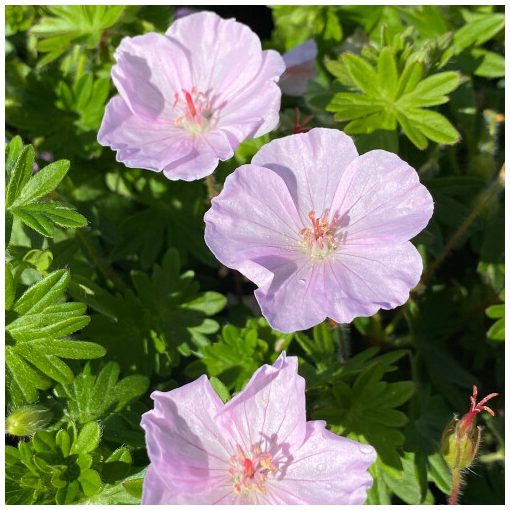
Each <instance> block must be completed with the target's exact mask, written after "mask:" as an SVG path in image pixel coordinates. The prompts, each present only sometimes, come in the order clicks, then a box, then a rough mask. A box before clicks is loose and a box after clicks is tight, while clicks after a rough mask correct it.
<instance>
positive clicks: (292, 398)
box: [217, 353, 306, 451]
mask: <svg viewBox="0 0 510 510" xmlns="http://www.w3.org/2000/svg"><path fill="white" fill-rule="evenodd" d="M217 416H218V418H219V419H220V420H221V421H222V422H223V423H224V425H225V426H226V427H229V429H230V430H231V431H232V433H233V434H237V437H238V441H240V446H241V447H242V448H244V449H245V451H249V449H250V446H251V445H252V444H255V443H257V442H258V441H259V440H260V439H261V438H264V439H265V440H266V441H267V442H268V444H273V443H274V444H276V443H277V444H278V445H282V444H283V445H285V444H287V445H291V444H301V442H302V441H303V439H304V437H305V428H306V414H305V380H304V379H303V378H302V377H301V376H299V375H298V373H297V358H296V357H294V356H290V357H286V355H285V353H282V354H281V355H280V357H279V358H278V359H277V360H276V361H275V362H274V364H273V365H272V366H271V365H263V366H262V367H260V368H259V369H258V370H257V371H256V372H255V373H254V374H253V376H252V378H251V379H250V381H249V382H248V384H247V385H246V387H245V389H244V390H243V391H242V392H240V393H238V394H237V395H236V396H235V397H234V398H233V399H232V400H230V401H229V402H228V403H227V404H225V406H224V407H223V409H222V410H221V411H220V412H219V413H218V415H217ZM262 449H263V450H264V451H267V450H265V448H264V447H263V448H262Z"/></svg>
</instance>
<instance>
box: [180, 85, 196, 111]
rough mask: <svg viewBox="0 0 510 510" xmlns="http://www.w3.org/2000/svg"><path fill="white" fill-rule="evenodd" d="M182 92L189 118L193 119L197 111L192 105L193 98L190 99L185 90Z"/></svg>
mask: <svg viewBox="0 0 510 510" xmlns="http://www.w3.org/2000/svg"><path fill="white" fill-rule="evenodd" d="M183 92H184V98H185V99H186V104H187V105H188V108H189V111H190V113H191V116H192V117H194V116H195V115H196V114H197V109H196V108H195V105H194V103H193V98H192V97H191V94H190V93H189V92H187V91H186V90H184V91H183Z"/></svg>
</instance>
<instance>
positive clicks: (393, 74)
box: [377, 47, 399, 101]
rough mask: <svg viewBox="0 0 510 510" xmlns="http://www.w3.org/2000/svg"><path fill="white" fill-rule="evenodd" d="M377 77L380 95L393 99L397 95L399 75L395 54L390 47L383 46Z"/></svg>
mask: <svg viewBox="0 0 510 510" xmlns="http://www.w3.org/2000/svg"><path fill="white" fill-rule="evenodd" d="M377 79H378V83H379V84H380V89H379V93H380V95H381V96H382V97H383V98H385V99H387V100H389V101H393V100H394V99H395V98H396V97H397V92H398V79H399V76H398V71H397V63H396V61H395V56H394V55H393V52H392V51H391V49H390V48H388V47H385V48H383V49H382V50H381V53H380V54H379V60H378V61H377Z"/></svg>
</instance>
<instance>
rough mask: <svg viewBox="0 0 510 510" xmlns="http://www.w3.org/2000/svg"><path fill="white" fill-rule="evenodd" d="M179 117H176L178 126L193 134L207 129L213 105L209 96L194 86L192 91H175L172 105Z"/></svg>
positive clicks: (175, 120) (175, 121)
mask: <svg viewBox="0 0 510 510" xmlns="http://www.w3.org/2000/svg"><path fill="white" fill-rule="evenodd" d="M172 108H173V110H174V111H175V112H176V114H177V117H176V118H175V119H174V124H175V126H176V127H179V128H182V129H185V130H186V131H188V132H190V133H191V134H193V135H196V134H199V133H203V132H204V131H207V129H208V128H209V125H210V121H211V118H212V105H211V101H210V100H209V98H208V97H207V96H206V95H205V94H204V93H203V92H200V91H199V90H197V88H196V87H192V89H191V91H188V90H184V89H183V90H182V94H179V93H178V92H176V93H175V98H174V104H173V106H172Z"/></svg>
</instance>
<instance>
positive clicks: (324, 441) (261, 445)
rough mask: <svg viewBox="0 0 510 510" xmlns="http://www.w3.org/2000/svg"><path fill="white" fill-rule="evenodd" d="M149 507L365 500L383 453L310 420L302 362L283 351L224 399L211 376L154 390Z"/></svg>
mask: <svg viewBox="0 0 510 510" xmlns="http://www.w3.org/2000/svg"><path fill="white" fill-rule="evenodd" d="M152 398H153V399H154V402H155V407H154V410H152V411H149V412H148V413H146V414H144V415H143V417H142V427H143V428H144V429H145V433H146V443H147V449H148V452H149V458H150V461H151V463H150V466H149V469H148V471H147V474H146V476H145V481H144V488H143V496H142V503H143V504H190V505H192V504H362V503H363V502H364V501H365V498H366V491H367V489H368V488H370V486H371V485H372V478H371V476H370V474H369V473H368V472H367V469H368V467H369V466H370V465H371V464H372V463H373V462H374V461H375V458H376V454H375V450H374V449H373V448H372V447H371V446H369V445H366V444H360V443H358V442H356V441H353V440H351V439H347V438H344V437H340V436H337V435H336V434H333V433H332V432H329V431H328V430H326V428H325V425H326V424H325V422H323V421H308V422H307V421H306V415H305V382H304V379H303V378H302V377H300V376H299V375H298V374H297V358H295V357H286V356H285V353H282V354H281V355H280V357H279V358H278V359H277V360H276V362H275V363H274V365H272V366H270V365H264V366H262V367H261V368H259V369H258V370H257V371H256V372H255V374H254V375H253V376H252V378H251V380H250V381H249V382H248V384H247V386H246V388H245V389H244V390H243V391H242V392H240V393H239V394H237V395H236V396H235V397H234V398H232V400H230V401H229V402H228V403H226V404H223V402H222V401H221V399H220V398H219V397H218V395H217V394H216V393H215V391H214V390H213V388H212V386H211V384H210V383H209V381H208V379H207V377H206V376H205V375H204V376H202V377H200V378H199V379H197V380H196V381H194V382H192V383H189V384H187V385H185V386H183V387H181V388H178V389H175V390H172V391H169V392H166V393H163V392H159V391H156V392H154V393H153V394H152Z"/></svg>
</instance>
